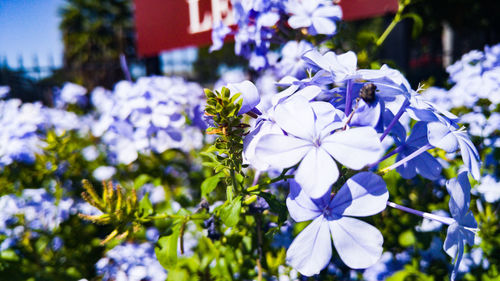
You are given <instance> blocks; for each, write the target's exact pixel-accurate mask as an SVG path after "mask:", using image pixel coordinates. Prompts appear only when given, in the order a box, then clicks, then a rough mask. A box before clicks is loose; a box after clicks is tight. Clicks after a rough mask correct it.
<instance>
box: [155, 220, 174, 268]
mask: <svg viewBox="0 0 500 281" xmlns="http://www.w3.org/2000/svg"><path fill="white" fill-rule="evenodd" d="M178 239H179V228H177V229H175V230H174V231H173V232H172V234H171V235H169V236H163V237H161V238H160V239H159V240H158V242H157V243H156V247H155V254H156V258H157V259H158V261H159V262H160V264H161V265H162V266H163V267H164V268H165V269H167V270H168V269H171V268H173V267H174V266H175V265H176V264H177V243H178V241H177V240H178Z"/></svg>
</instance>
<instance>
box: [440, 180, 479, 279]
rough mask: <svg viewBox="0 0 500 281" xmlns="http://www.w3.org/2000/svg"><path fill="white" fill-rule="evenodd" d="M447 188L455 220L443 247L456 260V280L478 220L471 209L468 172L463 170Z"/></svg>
mask: <svg viewBox="0 0 500 281" xmlns="http://www.w3.org/2000/svg"><path fill="white" fill-rule="evenodd" d="M446 189H447V190H448V193H449V194H450V202H449V207H450V213H451V216H452V217H453V219H454V222H453V223H452V224H450V226H449V227H448V232H447V233H446V240H445V241H444V245H443V249H444V250H445V252H446V253H447V254H448V255H449V256H450V257H452V259H453V260H454V261H455V266H454V267H453V271H452V273H451V280H454V279H455V276H456V274H457V271H458V267H459V265H460V261H461V260H462V257H463V254H464V247H465V244H469V245H471V246H472V245H474V238H475V234H476V232H477V222H476V219H475V218H474V215H473V214H472V212H471V211H469V206H470V183H469V178H468V177H467V173H466V172H462V173H460V174H459V175H458V176H457V178H453V179H451V180H449V181H448V182H447V183H446Z"/></svg>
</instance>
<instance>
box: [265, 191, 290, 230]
mask: <svg viewBox="0 0 500 281" xmlns="http://www.w3.org/2000/svg"><path fill="white" fill-rule="evenodd" d="M259 196H260V197H262V198H264V200H266V202H267V204H269V208H270V209H271V212H273V213H275V214H277V215H278V224H280V225H281V224H282V223H283V222H285V221H286V217H287V208H286V204H285V202H281V201H279V200H278V199H276V196H274V195H273V194H271V193H267V192H260V193H259Z"/></svg>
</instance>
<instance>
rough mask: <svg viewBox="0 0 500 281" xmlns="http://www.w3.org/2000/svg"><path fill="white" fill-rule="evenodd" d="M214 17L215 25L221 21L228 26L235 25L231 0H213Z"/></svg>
mask: <svg viewBox="0 0 500 281" xmlns="http://www.w3.org/2000/svg"><path fill="white" fill-rule="evenodd" d="M212 15H213V18H214V20H213V23H214V24H215V23H217V22H219V21H221V20H222V21H223V22H224V24H225V25H227V26H229V25H233V24H234V23H235V22H234V17H233V13H232V11H231V9H229V0H212Z"/></svg>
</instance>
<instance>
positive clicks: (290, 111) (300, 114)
mask: <svg viewBox="0 0 500 281" xmlns="http://www.w3.org/2000/svg"><path fill="white" fill-rule="evenodd" d="M274 120H275V121H276V123H277V124H278V126H280V127H281V128H282V129H283V130H284V131H286V132H287V133H288V134H292V135H294V136H296V137H299V138H302V139H306V140H311V139H313V137H314V113H313V110H312V107H311V105H310V104H309V101H308V100H307V99H306V98H304V97H302V96H296V97H295V96H294V97H291V98H288V99H287V100H285V101H283V102H282V103H280V104H278V105H277V106H276V109H275V110H274Z"/></svg>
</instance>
